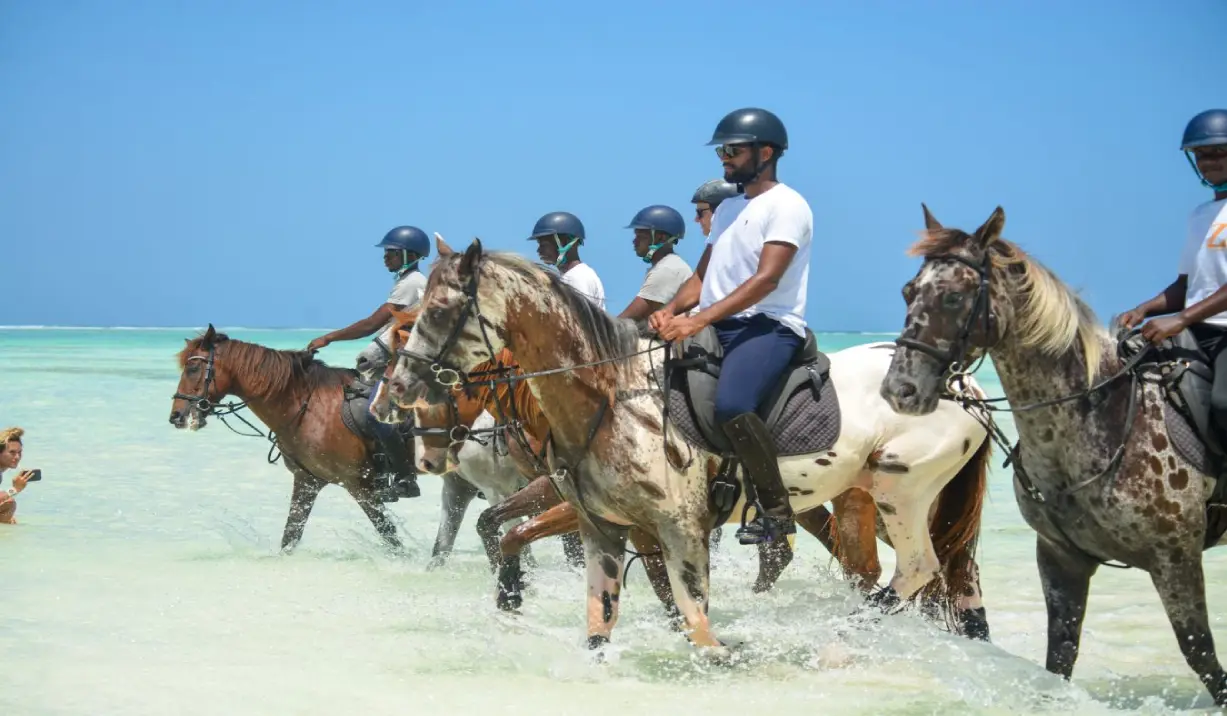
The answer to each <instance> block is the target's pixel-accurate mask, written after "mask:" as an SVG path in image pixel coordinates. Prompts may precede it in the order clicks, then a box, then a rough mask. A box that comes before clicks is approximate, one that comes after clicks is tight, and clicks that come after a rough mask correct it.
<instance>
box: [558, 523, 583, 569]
mask: <svg viewBox="0 0 1227 716" xmlns="http://www.w3.org/2000/svg"><path fill="white" fill-rule="evenodd" d="M559 539H561V540H562V554H563V556H565V557H566V558H567V564H568V565H570V566H571V567H574V568H575V569H583V568H584V542H583V540H581V539H580V537H579V532H578V531H575V532H568V533H566V534H565V535H563V536H562V537H560V538H559Z"/></svg>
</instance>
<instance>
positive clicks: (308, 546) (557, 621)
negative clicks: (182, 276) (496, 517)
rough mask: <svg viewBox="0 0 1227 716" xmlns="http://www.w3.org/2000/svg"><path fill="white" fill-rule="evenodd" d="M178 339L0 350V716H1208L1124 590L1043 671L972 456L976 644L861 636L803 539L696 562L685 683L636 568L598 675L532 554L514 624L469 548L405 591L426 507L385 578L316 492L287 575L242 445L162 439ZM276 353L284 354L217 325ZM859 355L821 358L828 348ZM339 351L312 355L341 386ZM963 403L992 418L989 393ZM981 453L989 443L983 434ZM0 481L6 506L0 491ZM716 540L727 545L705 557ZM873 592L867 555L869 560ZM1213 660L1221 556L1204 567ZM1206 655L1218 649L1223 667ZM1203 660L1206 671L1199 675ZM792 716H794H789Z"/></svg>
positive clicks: (1023, 590)
mask: <svg viewBox="0 0 1227 716" xmlns="http://www.w3.org/2000/svg"><path fill="white" fill-rule="evenodd" d="M195 332H196V331H195V330H189V329H157V330H121V329H110V330H102V329H98V330H92V329H46V330H42V329H0V386H2V388H0V426H7V425H13V424H20V425H21V426H23V427H24V428H26V429H27V431H28V434H27V440H26V448H25V459H24V461H23V467H38V468H42V470H43V472H44V475H45V478H44V480H43V481H42V482H41V483H35V484H33V485H32V486H31V487H30V488H29V489H27V490H26V492H25V493H23V494H22V495H21V496H20V498H19V500H20V509H19V512H18V518H19V520H20V522H21V524H19V525H16V526H4V527H0V654H2V655H3V663H4V664H5V666H6V668H5V669H4V676H3V679H0V714H5V715H8V714H13V715H14V716H16V715H18V714H22V715H30V716H42V715H56V716H58V715H60V714H91V715H93V714H158V715H159V716H161V715H164V714H234V715H236V716H237V715H246V714H339V713H346V714H348V713H354V714H369V715H374V714H403V713H413V714H453V713H455V714H461V713H491V714H493V713H498V714H504V713H509V714H515V713H524V714H530V713H531V714H636V715H639V714H648V713H653V714H655V713H660V714H682V713H712V714H725V713H728V714H734V713H737V714H741V713H747V712H754V711H759V710H764V711H771V712H779V711H778V709H781V708H785V709H787V708H790V707H791V708H794V709H797V710H798V712H815V711H821V712H823V713H840V714H844V713H866V714H868V713H874V714H882V713H890V714H910V713H917V714H919V713H943V714H947V713H1002V714H1004V713H1079V714H1085V713H1109V712H1113V713H1114V712H1133V713H1154V714H1158V713H1173V712H1181V711H1185V710H1188V709H1205V708H1207V707H1209V706H1211V702H1210V700H1209V698H1208V696H1207V695H1206V694H1205V693H1204V691H1203V690H1202V688H1201V686H1200V684H1199V683H1198V682H1197V680H1196V678H1195V677H1194V676H1193V674H1192V673H1191V672H1190V671H1189V670H1188V668H1187V667H1186V666H1185V664H1184V661H1183V659H1182V658H1181V656H1180V653H1179V650H1178V649H1177V645H1176V641H1175V637H1174V636H1173V635H1172V633H1171V631H1170V629H1169V627H1168V625H1167V622H1166V619H1165V617H1164V615H1163V611H1162V608H1161V606H1160V604H1159V600H1158V597H1157V596H1156V595H1155V593H1154V591H1153V589H1152V588H1151V585H1150V582H1149V579H1148V577H1147V576H1146V575H1145V574H1143V573H1140V572H1135V571H1122V570H1112V569H1101V570H1100V573H1099V574H1098V575H1097V576H1096V578H1095V580H1094V581H1093V583H1092V587H1091V601H1090V609H1089V611H1088V618H1087V622H1086V627H1085V630H1084V638H1083V651H1082V654H1081V657H1080V659H1079V662H1078V666H1077V671H1076V673H1075V678H1074V681H1073V683H1072V684H1067V683H1065V682H1063V681H1061V680H1059V679H1057V678H1056V677H1054V676H1052V675H1049V674H1048V673H1047V672H1045V671H1044V669H1043V662H1044V643H1045V637H1044V633H1045V613H1044V602H1043V598H1042V596H1041V594H1040V589H1039V580H1038V577H1037V575H1036V570H1035V564H1034V537H1033V534H1032V533H1031V531H1030V530H1029V529H1028V528H1027V527H1026V525H1025V524H1024V523H1023V522H1022V520H1021V518H1020V517H1019V514H1018V509H1017V507H1016V505H1015V503H1014V497H1013V493H1012V490H1011V489H1010V485H1009V480H1008V476H1007V474H1006V472H1005V471H1003V470H1002V469H1001V468H1000V462H1001V458H1002V456H1001V455H999V454H997V455H995V457H994V470H993V474H992V478H991V493H990V497H989V499H988V502H987V505H986V508H985V515H984V522H985V528H984V537H983V541H982V548H981V555H980V560H981V565H982V570H983V587H984V590H985V600H986V604H987V607H988V614H989V619H990V623H991V626H992V630H993V643H992V644H982V643H974V644H973V643H970V642H967V641H965V640H963V639H960V638H956V637H953V636H951V635H949V634H946V633H944V632H941V631H938V630H937V629H936V628H935V627H933V626H930V625H927V624H925V623H924V622H922V621H920V620H919V619H918V618H917V617H915V616H911V615H908V614H903V615H896V616H891V617H887V618H884V619H882V620H880V621H879V622H877V623H864V622H862V621H859V620H856V619H853V618H851V617H850V616H849V613H850V612H851V610H852V608H853V607H854V606H855V604H856V598H855V597H854V596H853V595H852V594H851V593H850V591H849V589H848V587H847V585H846V584H845V583H844V582H843V581H842V580H841V579H840V578H839V577H838V575H837V573H836V572H835V571H834V570H833V568H832V565H831V564H830V560H829V557H828V555H827V554H826V552H825V550H823V549H822V547H821V546H820V545H819V544H818V543H817V541H815V540H814V539H813V538H811V537H810V536H809V535H805V534H801V535H798V538H797V552H798V558H797V559H796V560H795V561H794V562H793V564H792V565H791V566H790V567H789V569H788V570H787V571H786V572H785V574H784V575H783V577H782V578H781V581H780V583H779V585H778V586H777V588H776V589H775V590H774V591H773V592H772V593H770V594H767V595H754V594H753V593H751V591H750V587H751V585H752V583H753V576H754V574H755V572H756V569H757V559H756V556H755V552H754V550H752V549H749V548H742V547H739V546H738V545H736V543H735V542H734V541H733V540H731V539H726V540H725V541H724V543H723V544H722V545H721V548H720V550H719V551H718V552H717V554H716V555H715V556H714V558H713V574H712V582H713V600H714V603H713V605H712V607H711V612H710V613H711V617H712V620H713V624H714V626H715V629H716V632H717V634H718V635H719V636H721V637H722V638H724V639H725V640H726V641H745V642H746V645H745V647H744V654H745V656H746V657H747V658H746V659H745V662H744V663H743V664H741V665H739V666H736V667H733V668H717V667H713V666H710V665H706V664H704V663H702V662H698V661H695V660H693V659H692V658H691V656H690V648H689V647H688V645H687V644H686V642H685V640H684V639H683V638H681V637H680V636H678V635H677V634H675V633H673V632H670V631H669V630H668V629H667V628H666V627H665V624H664V622H663V619H662V618H661V617H660V609H659V607H658V603H657V602H656V600H655V598H654V596H653V595H652V592H651V590H650V588H649V586H648V584H647V582H646V579H645V577H644V575H643V571H642V569H641V568H640V567H638V566H636V567H634V568H632V570H631V576H630V579H629V582H628V584H627V586H626V587H625V589H626V591H624V593H623V598H622V611H621V616H620V619H619V623H618V626H617V629H616V630H615V633H614V644H615V646H616V648H615V649H614V650H613V652H612V654H611V658H610V659H609V660H608V662H607V663H605V664H603V665H596V664H592V663H590V662H589V660H588V658H587V653H586V651H585V649H584V648H583V642H584V601H583V599H584V581H583V577H582V575H581V574H579V573H577V572H574V571H572V570H570V569H568V568H567V567H566V566H565V563H564V562H563V558H562V550H561V545H560V544H559V543H558V542H557V540H547V541H544V542H541V543H539V544H538V545H537V546H536V549H535V550H534V552H535V555H536V557H537V559H538V561H539V562H540V563H541V567H540V569H539V570H538V572H537V573H536V578H535V581H534V583H533V585H532V587H531V588H530V590H529V592H528V595H527V600H526V603H525V607H524V610H523V614H522V615H519V616H510V615H506V614H502V613H500V612H499V611H498V610H497V609H496V608H495V606H494V600H493V594H494V588H493V584H494V582H493V577H492V576H491V575H490V574H489V572H488V571H487V568H486V561H485V557H484V555H483V553H482V552H481V549H480V545H479V543H478V540H477V537H476V533H475V532H474V529H473V525H474V522H475V519H476V510H477V509H480V506H482V505H484V503H482V502H479V501H474V503H473V506H472V507H471V508H470V510H471V511H470V514H469V516H468V517H467V518H466V521H465V524H464V526H463V527H462V529H461V535H460V538H459V540H458V543H457V552H456V554H454V555H453V558H452V560H451V562H450V563H449V564H448V565H447V566H446V567H445V568H443V569H440V570H435V571H427V569H426V563H427V561H428V559H429V552H430V546H431V544H432V543H433V540H434V535H435V530H436V528H437V526H438V522H439V514H438V513H439V500H438V497H439V484H438V482H437V481H435V480H434V479H432V478H430V477H423V478H422V487H423V496H422V498H421V499H418V500H412V501H402V502H400V503H397V504H395V505H393V506H392V513H393V515H394V517H395V519H396V521H397V523H398V526H399V528H400V530H401V533H402V537H403V539H404V540H405V541H406V543H407V546H408V553H409V554H408V556H407V557H405V558H394V557H390V556H387V555H385V554H384V553H383V552H382V551H381V550H380V549H379V543H378V541H377V539H376V536H375V534H374V532H373V530H372V529H371V527H370V525H369V523H368V522H367V521H366V519H365V517H364V516H363V515H362V513H361V512H360V510H359V509H358V507H357V506H356V505H355V504H353V502H352V501H351V500H350V499H349V498H348V497H347V496H346V495H345V494H344V493H342V492H341V491H340V490H339V488H327V489H325V490H324V492H323V494H322V495H321V497H320V500H319V502H318V504H317V506H316V508H315V512H314V513H313V515H312V517H311V522H310V523H309V524H308V526H307V530H306V535H305V537H304V540H303V542H302V544H301V545H300V546H299V549H298V551H297V552H296V553H294V554H293V555H290V556H281V555H279V554H278V550H277V547H278V544H279V540H280V535H281V530H282V526H283V524H284V520H285V516H286V508H287V505H288V502H289V495H290V477H289V473H288V472H286V471H285V469H284V468H283V467H282V466H280V465H269V464H268V463H267V460H266V455H267V452H268V450H267V447H268V446H267V444H266V443H265V442H263V441H262V440H260V439H256V438H246V437H240V436H238V435H235V434H234V433H232V432H230V431H229V430H227V429H226V428H225V427H224V426H223V425H221V423H220V422H218V421H216V420H214V421H210V424H209V425H208V427H207V428H206V429H204V430H202V431H199V432H196V433H187V432H185V431H176V430H174V429H173V428H172V427H171V426H170V425H169V423H168V422H167V418H168V414H169V411H170V406H171V394H172V393H174V391H175V387H176V383H177V381H178V370H177V367H176V365H175V363H174V355H175V353H176V352H177V351H178V350H179V349H180V348H181V347H182V345H183V339H184V338H186V337H188V336H190V335H193V334H194V333H195ZM227 332H228V333H229V334H230V335H232V336H233V337H236V338H242V339H244V340H250V341H255V342H259V343H262V344H265V345H269V346H272V347H278V348H299V347H302V346H304V345H305V344H306V343H307V341H308V340H310V339H311V338H312V337H314V336H315V335H316V334H317V331H310V330H283V331H267V330H242V329H227ZM890 338H891V336H885V335H854V334H824V335H821V336H820V341H821V345H822V346H823V348H824V349H825V350H828V351H834V350H837V349H839V348H842V347H847V346H851V345H854V344H857V343H861V342H867V341H872V340H883V339H890ZM363 345H364V344H363V343H362V342H352V343H348V344H336V345H333V346H330V347H329V348H327V349H326V350H325V351H323V353H322V357H323V359H324V360H326V361H328V362H330V363H334V364H342V365H346V364H350V363H351V362H352V360H353V358H354V357H355V356H356V354H357V352H358V351H359V350H361V348H362V347H363ZM979 378H980V380H981V381H982V382H983V384H984V385H985V386H986V388H987V389H988V390H989V391H990V393H992V394H993V395H999V394H1000V386H999V385H998V383H997V381H996V379H995V377H994V376H993V374H992V372H991V369H986V370H984V371H982V373H981V374H980V375H979ZM1003 426H1004V427H1005V429H1006V431H1007V433H1009V434H1011V435H1012V434H1013V426H1012V424H1010V422H1009V421H1008V419H1007V420H1005V421H1004V422H1003ZM8 477H11V475H6V480H5V483H4V486H5V487H7V486H8V479H7V478H8ZM730 536H731V534H730ZM880 549H881V551H882V556H883V567H884V570H885V576H884V577H883V580H885V579H886V578H888V577H889V574H890V571H891V570H892V569H893V560H892V554H891V552H890V550H889V549H888V548H887V547H885V545H880ZM1206 572H1207V582H1208V583H1209V595H1208V597H1209V603H1210V607H1211V612H1212V614H1214V615H1215V616H1214V617H1213V623H1214V625H1215V627H1216V629H1217V633H1218V635H1219V636H1220V639H1219V643H1220V644H1224V643H1227V629H1225V628H1224V620H1223V619H1222V617H1221V613H1222V611H1223V608H1224V605H1225V604H1227V590H1225V589H1224V585H1227V560H1225V559H1224V557H1223V556H1221V555H1220V554H1215V553H1211V554H1210V555H1209V557H1208V559H1207V564H1206ZM1225 651H1227V649H1225ZM1224 658H1227V657H1224ZM802 710H803V711H802Z"/></svg>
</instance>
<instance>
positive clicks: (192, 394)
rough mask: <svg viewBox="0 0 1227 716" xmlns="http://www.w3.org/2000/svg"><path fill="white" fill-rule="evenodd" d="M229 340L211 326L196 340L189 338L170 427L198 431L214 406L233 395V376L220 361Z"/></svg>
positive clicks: (183, 352)
mask: <svg viewBox="0 0 1227 716" xmlns="http://www.w3.org/2000/svg"><path fill="white" fill-rule="evenodd" d="M227 340H229V338H228V337H227V336H226V334H224V333H218V332H217V331H216V330H214V328H213V324H212V323H210V324H209V328H208V330H206V331H205V332H204V333H203V334H201V335H200V336H198V337H196V338H188V339H187V341H186V342H187V345H186V346H184V348H183V350H182V351H180V352H179V368H180V370H181V371H182V372H181V373H180V375H179V388H178V389H177V390H176V391H175V395H174V402H172V403H171V406H170V424H171V425H174V426H175V427H176V428H188V429H189V430H199V429H200V428H203V427H204V426H205V420H206V418H207V417H208V415H209V414H210V413H212V411H213V406H214V404H216V403H217V402H218V401H219V400H221V399H222V398H224V397H225V396H226V394H227V393H228V392H229V391H230V383H231V376H230V375H229V373H228V372H227V371H226V370H225V367H224V366H223V365H220V364H219V363H218V361H217V354H218V351H219V350H220V349H221V347H222V346H223V345H225V343H226V341H227Z"/></svg>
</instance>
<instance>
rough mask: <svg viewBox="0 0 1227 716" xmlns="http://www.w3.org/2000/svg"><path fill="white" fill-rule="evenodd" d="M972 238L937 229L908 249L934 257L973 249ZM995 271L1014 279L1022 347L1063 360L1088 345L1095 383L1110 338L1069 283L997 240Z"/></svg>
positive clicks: (1088, 364) (993, 248)
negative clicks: (1062, 357)
mask: <svg viewBox="0 0 1227 716" xmlns="http://www.w3.org/2000/svg"><path fill="white" fill-rule="evenodd" d="M971 242H972V236H971V235H970V234H968V233H966V232H964V231H960V230H959V229H949V228H941V229H931V230H928V231H924V232H921V238H920V240H918V241H917V242H916V243H915V244H913V245H912V246H911V248H910V249H909V250H908V254H909V255H911V256H920V257H923V258H926V259H928V258H932V257H934V256H940V255H942V254H949V253H954V252H955V251H957V250H960V249H963V250H965V249H967V247H968V245H969V244H970V243H971ZM988 251H989V259H990V262H991V265H992V269H993V273H994V274H996V275H998V276H1006V277H1008V279H1007V280H1008V281H1009V282H1010V284H1011V290H1010V293H1011V295H1013V296H1015V297H1016V299H1021V300H1017V301H1016V309H1015V314H1014V320H1015V322H1016V324H1015V326H1014V330H1015V336H1016V338H1017V340H1018V342H1019V345H1022V346H1024V347H1028V348H1036V349H1038V350H1039V351H1040V352H1041V353H1044V354H1047V355H1049V356H1051V357H1054V358H1056V357H1059V356H1061V355H1064V354H1065V353H1066V352H1068V351H1070V350H1072V349H1073V348H1074V346H1075V345H1081V346H1082V354H1083V357H1084V359H1085V361H1086V378H1087V382H1088V383H1090V382H1093V381H1094V379H1095V376H1096V374H1097V373H1098V372H1099V364H1100V361H1101V360H1102V358H1103V347H1104V343H1105V341H1106V339H1107V332H1106V330H1105V329H1104V328H1103V327H1102V325H1100V323H1099V319H1098V318H1096V316H1095V312H1094V311H1093V310H1091V307H1090V306H1089V305H1088V304H1087V303H1086V301H1084V300H1082V297H1081V296H1079V295H1078V294H1077V293H1075V292H1074V290H1073V289H1071V288H1070V287H1069V286H1068V285H1066V283H1065V282H1064V281H1062V280H1061V279H1060V278H1058V277H1057V275H1056V274H1054V273H1053V272H1052V270H1051V269H1049V268H1048V267H1047V266H1044V265H1043V264H1042V263H1040V261H1039V260H1038V259H1036V258H1035V257H1033V256H1031V255H1029V254H1028V253H1027V252H1025V251H1023V250H1022V249H1021V248H1020V247H1019V246H1018V245H1017V244H1015V243H1014V242H1012V241H1008V240H1006V239H1003V238H1000V237H998V238H996V239H994V240H993V242H992V243H991V244H990V245H989V247H988Z"/></svg>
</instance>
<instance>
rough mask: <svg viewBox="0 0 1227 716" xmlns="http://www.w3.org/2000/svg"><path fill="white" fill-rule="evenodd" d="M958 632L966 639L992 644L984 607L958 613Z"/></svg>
mask: <svg viewBox="0 0 1227 716" xmlns="http://www.w3.org/2000/svg"><path fill="white" fill-rule="evenodd" d="M959 631H961V632H962V633H963V636H965V637H967V638H968V639H972V640H976V641H983V642H988V643H992V639H990V638H989V633H988V613H987V612H986V611H985V610H984V607H980V608H978V609H964V610H963V611H962V612H960V613H959Z"/></svg>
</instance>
